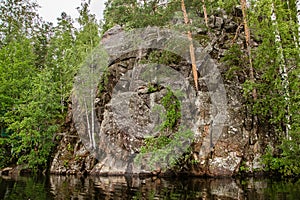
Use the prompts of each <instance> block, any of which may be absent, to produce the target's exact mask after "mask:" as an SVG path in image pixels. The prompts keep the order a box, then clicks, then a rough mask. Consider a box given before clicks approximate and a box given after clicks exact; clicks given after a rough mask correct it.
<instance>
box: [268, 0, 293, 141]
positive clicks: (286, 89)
mask: <svg viewBox="0 0 300 200" xmlns="http://www.w3.org/2000/svg"><path fill="white" fill-rule="evenodd" d="M271 13H272V15H271V21H272V25H273V26H274V29H275V30H274V35H275V45H276V51H277V54H278V56H279V60H280V63H279V65H280V66H279V73H280V76H281V79H282V86H283V89H284V99H285V102H286V103H287V107H286V111H285V118H286V120H287V122H286V131H285V132H286V138H287V139H288V138H289V130H290V114H289V101H290V94H289V80H288V74H287V67H286V62H285V59H284V53H283V47H282V40H281V36H280V32H279V28H278V22H277V16H276V12H275V5H274V2H272V5H271Z"/></svg>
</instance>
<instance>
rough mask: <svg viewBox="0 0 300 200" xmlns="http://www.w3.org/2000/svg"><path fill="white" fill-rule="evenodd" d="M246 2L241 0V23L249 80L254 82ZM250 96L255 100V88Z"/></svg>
mask: <svg viewBox="0 0 300 200" xmlns="http://www.w3.org/2000/svg"><path fill="white" fill-rule="evenodd" d="M246 4H247V2H246V0H241V6H242V12H243V23H244V29H245V37H246V46H247V53H248V57H249V70H250V80H251V82H253V83H254V82H255V78H254V70H253V64H252V55H251V43H250V42H251V41H250V30H249V28H248V21H247V13H246V9H247V8H246ZM252 96H253V99H254V101H256V100H257V92H256V88H253V90H252Z"/></svg>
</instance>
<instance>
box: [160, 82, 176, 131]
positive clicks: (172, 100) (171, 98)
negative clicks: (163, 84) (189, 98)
mask: <svg viewBox="0 0 300 200" xmlns="http://www.w3.org/2000/svg"><path fill="white" fill-rule="evenodd" d="M161 103H162V105H163V106H164V107H165V109H166V117H165V121H164V122H163V123H162V129H166V130H169V129H170V130H173V129H174V128H175V126H176V124H177V123H178V120H179V119H180V117H181V112H180V101H179V100H178V98H177V97H176V96H175V95H174V94H173V92H172V90H171V89H169V88H167V94H166V95H165V96H164V97H163V98H162V99H161Z"/></svg>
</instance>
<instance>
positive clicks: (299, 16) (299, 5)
mask: <svg viewBox="0 0 300 200" xmlns="http://www.w3.org/2000/svg"><path fill="white" fill-rule="evenodd" d="M296 10H297V20H298V43H299V44H298V46H300V0H297V1H296Z"/></svg>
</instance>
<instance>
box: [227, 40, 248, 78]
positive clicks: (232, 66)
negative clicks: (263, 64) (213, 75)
mask: <svg viewBox="0 0 300 200" xmlns="http://www.w3.org/2000/svg"><path fill="white" fill-rule="evenodd" d="M221 62H222V63H224V64H225V65H226V66H227V67H228V68H229V69H228V70H227V72H226V74H225V75H226V78H227V79H233V78H234V77H237V76H238V75H239V74H240V73H241V72H242V71H243V70H244V69H245V67H246V63H247V62H246V58H245V54H244V53H243V52H242V50H241V48H240V46H239V45H237V44H233V45H232V46H231V47H230V48H229V49H228V50H227V51H226V53H225V55H224V57H223V58H221Z"/></svg>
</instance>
